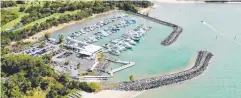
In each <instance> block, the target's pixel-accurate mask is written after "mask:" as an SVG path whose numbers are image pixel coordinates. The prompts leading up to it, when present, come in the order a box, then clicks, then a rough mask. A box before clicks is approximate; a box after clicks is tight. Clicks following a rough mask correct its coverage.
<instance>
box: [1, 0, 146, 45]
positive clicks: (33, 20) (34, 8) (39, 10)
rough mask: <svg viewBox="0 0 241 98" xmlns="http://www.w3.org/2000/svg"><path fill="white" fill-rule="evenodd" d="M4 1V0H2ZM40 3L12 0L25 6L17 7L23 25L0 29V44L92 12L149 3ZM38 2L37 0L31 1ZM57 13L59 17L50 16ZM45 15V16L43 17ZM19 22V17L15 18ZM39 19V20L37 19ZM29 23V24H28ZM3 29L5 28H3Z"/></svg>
mask: <svg viewBox="0 0 241 98" xmlns="http://www.w3.org/2000/svg"><path fill="white" fill-rule="evenodd" d="M3 2H4V1H3ZM39 2H41V4H33V5H32V4H31V6H29V4H28V3H26V2H18V1H16V2H15V1H12V3H13V4H12V3H10V4H5V5H14V3H17V4H23V5H27V6H21V7H19V10H18V11H20V12H19V13H25V14H24V15H21V17H22V18H21V17H20V18H21V19H20V22H21V23H22V24H23V25H24V26H23V27H21V28H16V29H14V30H12V31H10V33H8V32H6V31H2V33H1V34H2V36H1V44H2V45H8V44H9V43H10V42H11V41H19V40H21V39H25V38H28V37H29V36H32V35H34V34H36V33H37V32H40V31H42V30H46V29H49V28H51V27H53V26H57V25H58V24H62V23H67V22H70V21H73V20H81V19H83V18H86V17H89V16H91V15H92V14H96V13H101V12H105V11H109V10H112V9H115V8H119V9H121V10H126V11H132V12H137V9H136V7H148V6H150V5H151V3H150V2H149V1H86V2H85V1H63V2H59V1H51V2H50V1H39ZM33 3H38V2H33ZM76 10H81V11H78V12H76V13H74V14H61V13H65V12H66V11H76ZM52 15H59V17H50V16H52ZM45 17H46V18H45ZM17 19H18V21H15V23H16V22H19V18H17ZM39 20H41V21H39ZM30 24H31V25H30ZM4 30H5V29H4Z"/></svg>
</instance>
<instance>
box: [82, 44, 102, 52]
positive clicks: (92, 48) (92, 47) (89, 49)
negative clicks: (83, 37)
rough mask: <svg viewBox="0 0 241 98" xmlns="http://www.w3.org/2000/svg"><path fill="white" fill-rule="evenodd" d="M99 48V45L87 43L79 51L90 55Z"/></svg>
mask: <svg viewBox="0 0 241 98" xmlns="http://www.w3.org/2000/svg"><path fill="white" fill-rule="evenodd" d="M100 49H102V47H101V46H97V45H93V44H89V45H87V46H84V47H83V50H82V51H80V52H79V53H80V54H85V55H92V54H93V53H95V52H97V51H99V50H100Z"/></svg>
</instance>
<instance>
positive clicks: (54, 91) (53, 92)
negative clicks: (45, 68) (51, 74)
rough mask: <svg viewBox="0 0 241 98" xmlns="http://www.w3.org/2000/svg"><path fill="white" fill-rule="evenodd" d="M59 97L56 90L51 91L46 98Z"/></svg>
mask: <svg viewBox="0 0 241 98" xmlns="http://www.w3.org/2000/svg"><path fill="white" fill-rule="evenodd" d="M57 96H58V93H57V91H56V90H54V89H51V90H50V91H49V92H48V94H47V95H46V98H57Z"/></svg>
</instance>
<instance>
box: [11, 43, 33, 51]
mask: <svg viewBox="0 0 241 98" xmlns="http://www.w3.org/2000/svg"><path fill="white" fill-rule="evenodd" d="M31 45H32V43H31V42H23V41H18V42H16V44H15V45H13V46H12V50H13V51H19V50H20V49H22V48H24V47H28V46H31Z"/></svg>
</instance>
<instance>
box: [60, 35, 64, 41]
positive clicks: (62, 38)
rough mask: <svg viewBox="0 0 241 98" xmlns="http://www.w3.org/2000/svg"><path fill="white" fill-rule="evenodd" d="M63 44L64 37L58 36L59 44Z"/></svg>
mask: <svg viewBox="0 0 241 98" xmlns="http://www.w3.org/2000/svg"><path fill="white" fill-rule="evenodd" d="M63 42H64V35H59V43H63Z"/></svg>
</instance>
